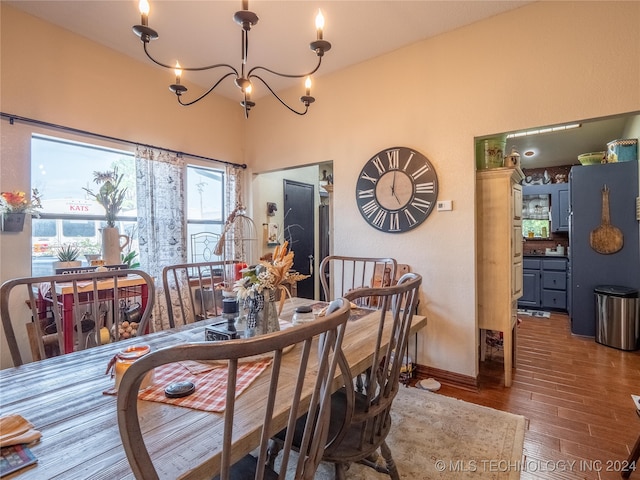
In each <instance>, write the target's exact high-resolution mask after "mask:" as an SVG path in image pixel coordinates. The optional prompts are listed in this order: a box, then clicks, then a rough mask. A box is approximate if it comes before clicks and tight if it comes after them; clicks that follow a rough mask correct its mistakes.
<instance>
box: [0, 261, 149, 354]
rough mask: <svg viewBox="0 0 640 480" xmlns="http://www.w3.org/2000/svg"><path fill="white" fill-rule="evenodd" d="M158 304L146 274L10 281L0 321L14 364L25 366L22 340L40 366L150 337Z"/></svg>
mask: <svg viewBox="0 0 640 480" xmlns="http://www.w3.org/2000/svg"><path fill="white" fill-rule="evenodd" d="M154 300H155V286H154V282H153V279H152V278H151V276H149V274H148V273H146V272H144V271H142V270H133V269H127V270H112V271H107V272H95V271H92V272H83V273H71V274H62V275H49V276H43V277H23V278H15V279H12V280H7V281H6V282H4V283H3V284H2V286H1V287H0V316H1V317H2V327H3V329H4V333H5V337H6V339H7V343H8V345H9V351H10V352H11V357H12V360H13V364H14V366H19V365H22V364H23V363H24V362H25V359H24V358H23V353H22V352H23V351H25V350H26V348H25V347H24V346H23V348H22V349H21V347H20V344H19V343H20V342H19V339H25V338H27V339H29V349H30V351H31V357H32V359H33V360H41V359H44V358H47V357H50V356H54V355H60V354H64V353H71V352H73V351H76V350H84V349H85V348H88V347H92V346H96V345H100V344H102V343H107V342H110V341H117V340H120V339H122V338H129V337H130V336H131V335H132V334H135V335H142V334H144V333H147V331H148V323H149V319H150V317H151V311H152V308H153V305H154ZM134 315H135V318H134ZM124 322H127V323H126V325H127V326H126V327H125V328H122V325H124ZM134 327H135V328H134ZM16 329H17V330H18V334H16ZM129 329H130V330H129ZM134 331H135V332H134ZM21 350H22V351H21Z"/></svg>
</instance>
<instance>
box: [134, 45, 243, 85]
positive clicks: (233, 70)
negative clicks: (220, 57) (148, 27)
mask: <svg viewBox="0 0 640 480" xmlns="http://www.w3.org/2000/svg"><path fill="white" fill-rule="evenodd" d="M144 53H145V54H146V55H147V57H148V58H149V60H151V61H152V62H153V63H155V64H156V65H159V66H161V67H164V68H167V69H169V70H173V69H175V68H176V67H175V65H167V64H166V63H162V62H160V61H159V60H156V59H155V58H153V57H152V56H151V54H150V53H149V51H148V50H147V44H146V43H144ZM220 67H227V68H228V69H230V70H231V71H232V72H233V74H234V75H235V76H236V77H238V76H239V75H238V70H236V68H235V67H234V66H233V65H229V64H228V63H218V64H215V65H206V66H204V67H182V66H181V67H180V70H183V71H185V72H200V71H203V70H212V69H214V68H220ZM230 74H231V73H229V74H227V75H230ZM225 76H226V75H225ZM214 88H215V87H214Z"/></svg>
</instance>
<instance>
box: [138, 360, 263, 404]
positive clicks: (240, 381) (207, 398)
mask: <svg viewBox="0 0 640 480" xmlns="http://www.w3.org/2000/svg"><path fill="white" fill-rule="evenodd" d="M270 364H271V358H268V359H264V360H260V361H256V362H250V363H249V362H247V363H240V364H239V365H238V377H237V384H236V398H237V397H238V395H240V394H241V393H242V392H244V391H245V390H246V389H247V387H249V385H251V383H252V382H253V381H254V380H255V379H256V378H258V376H259V375H260V374H261V373H262V372H264V370H265V369H266V368H267V367H268V366H269V365H270ZM154 375H155V378H154V381H153V385H152V386H151V387H149V388H147V389H146V390H145V391H144V392H140V394H139V395H138V398H139V399H140V400H150V401H153V402H162V403H170V404H172V405H179V406H181V407H189V408H194V409H196V410H205V411H207V412H223V411H224V408H225V403H226V396H227V367H226V366H225V365H211V364H206V363H200V362H180V363H170V364H167V365H162V366H160V367H157V368H156V369H155V373H154ZM182 381H190V382H193V384H194V385H195V386H196V391H195V392H194V393H192V394H191V395H189V396H186V397H182V398H167V397H166V396H165V394H164V389H165V388H166V387H167V385H169V384H170V383H173V382H182Z"/></svg>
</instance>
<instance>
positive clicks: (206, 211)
mask: <svg viewBox="0 0 640 480" xmlns="http://www.w3.org/2000/svg"><path fill="white" fill-rule="evenodd" d="M224 221H225V211H224V172H223V171H221V170H215V169H212V168H204V167H196V166H189V167H188V168H187V239H188V246H187V252H188V258H187V261H189V262H203V261H210V260H222V259H221V258H218V257H216V256H215V254H214V252H213V250H214V249H215V243H216V242H217V239H218V238H219V235H220V234H221V233H222V228H223V226H224Z"/></svg>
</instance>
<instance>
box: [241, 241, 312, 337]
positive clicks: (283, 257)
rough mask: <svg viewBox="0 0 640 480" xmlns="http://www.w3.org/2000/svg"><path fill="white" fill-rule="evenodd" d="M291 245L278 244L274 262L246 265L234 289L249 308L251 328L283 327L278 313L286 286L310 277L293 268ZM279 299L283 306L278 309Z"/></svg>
mask: <svg viewBox="0 0 640 480" xmlns="http://www.w3.org/2000/svg"><path fill="white" fill-rule="evenodd" d="M288 245H289V242H287V241H285V242H284V243H283V244H282V246H280V245H278V246H277V247H276V249H275V251H274V253H273V257H272V259H271V261H261V262H260V263H259V264H258V265H255V266H252V267H249V268H245V269H244V270H243V271H242V278H240V280H238V281H236V283H235V284H234V287H233V291H234V292H236V295H237V296H238V299H239V300H240V301H241V302H242V305H243V306H244V308H246V309H247V330H251V329H255V330H257V331H258V333H268V332H272V331H276V330H279V322H278V314H279V313H280V311H282V306H283V305H284V300H285V298H286V297H285V295H286V294H287V293H288V290H287V289H286V287H285V285H286V284H293V283H295V282H298V281H300V280H304V279H305V278H309V275H303V274H300V273H297V272H292V271H291V267H292V266H293V256H294V254H293V252H292V251H287V248H288ZM283 293H284V295H283ZM278 300H280V305H279V308H278V310H277V311H276V308H275V302H276V301H278Z"/></svg>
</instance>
